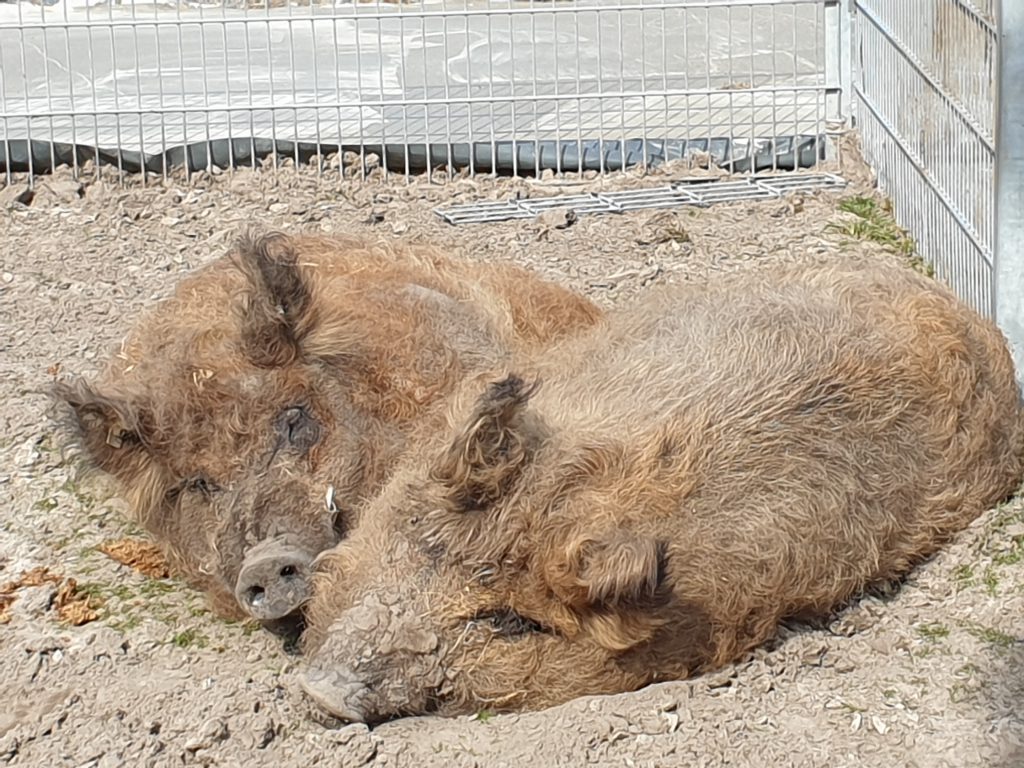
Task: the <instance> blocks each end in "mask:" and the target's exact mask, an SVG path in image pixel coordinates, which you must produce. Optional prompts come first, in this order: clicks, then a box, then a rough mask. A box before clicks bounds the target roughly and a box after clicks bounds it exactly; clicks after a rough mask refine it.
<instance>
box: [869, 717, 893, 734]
mask: <svg viewBox="0 0 1024 768" xmlns="http://www.w3.org/2000/svg"><path fill="white" fill-rule="evenodd" d="M871 727H872V728H874V729H875V731H877V732H878V733H880V734H883V735H884V734H885V732H886V731H888V730H889V727H888V726H887V725H886V724H885V721H884V720H883V719H882V718H880V717H879V716H878V715H872V716H871Z"/></svg>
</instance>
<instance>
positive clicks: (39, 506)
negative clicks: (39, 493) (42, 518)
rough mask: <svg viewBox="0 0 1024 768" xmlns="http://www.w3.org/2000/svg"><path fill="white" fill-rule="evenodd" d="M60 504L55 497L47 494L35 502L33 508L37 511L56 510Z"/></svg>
mask: <svg viewBox="0 0 1024 768" xmlns="http://www.w3.org/2000/svg"><path fill="white" fill-rule="evenodd" d="M58 506H59V504H58V503H57V500H56V499H55V498H53V497H52V496H46V497H44V498H42V499H39V500H38V501H37V502H35V503H34V504H33V505H32V509H34V510H36V511H37V512H53V510H55V509H56V508H57V507H58Z"/></svg>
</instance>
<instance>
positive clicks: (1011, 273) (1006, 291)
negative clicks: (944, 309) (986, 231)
mask: <svg viewBox="0 0 1024 768" xmlns="http://www.w3.org/2000/svg"><path fill="white" fill-rule="evenodd" d="M998 30H999V38H998V39H999V69H998V83H997V94H998V95H997V97H996V105H997V109H998V117H997V121H996V239H995V269H994V270H993V275H994V280H995V285H994V286H993V294H994V296H995V315H996V320H997V322H998V323H999V326H1000V328H1002V330H1003V333H1004V334H1006V337H1007V340H1008V341H1009V342H1010V347H1011V349H1012V350H1013V359H1014V363H1015V364H1016V366H1017V380H1018V381H1022V380H1024V97H1022V94H1021V83H1024V3H1022V2H1021V1H1020V0H1001V2H1000V3H999V18H998Z"/></svg>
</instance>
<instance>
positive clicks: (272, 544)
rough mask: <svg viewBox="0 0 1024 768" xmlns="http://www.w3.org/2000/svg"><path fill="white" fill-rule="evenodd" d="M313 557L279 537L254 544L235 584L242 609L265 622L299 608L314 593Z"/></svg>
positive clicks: (282, 616)
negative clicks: (278, 538) (312, 582)
mask: <svg viewBox="0 0 1024 768" xmlns="http://www.w3.org/2000/svg"><path fill="white" fill-rule="evenodd" d="M312 564H313V556H312V555H311V554H310V553H309V552H307V551H306V550H305V549H302V548H301V547H297V546H294V545H291V544H288V543H285V542H282V541H279V540H272V541H266V542H263V543H262V544H259V545H258V546H256V547H253V549H252V550H250V551H249V553H248V554H247V555H246V557H245V561H244V562H243V563H242V568H241V570H240V571H239V572H238V580H237V582H236V583H235V598H236V599H237V600H238V603H239V605H241V606H242V610H244V611H245V612H246V613H248V614H249V615H250V616H252V617H254V618H257V619H260V620H262V621H272V620H274V619H282V618H284V617H285V616H288V615H290V614H292V613H294V612H295V611H297V610H298V609H299V607H300V606H301V605H302V604H303V603H305V602H306V601H307V600H308V599H309V598H310V596H311V594H312V587H311V576H312Z"/></svg>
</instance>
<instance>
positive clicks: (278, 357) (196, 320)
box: [56, 232, 601, 622]
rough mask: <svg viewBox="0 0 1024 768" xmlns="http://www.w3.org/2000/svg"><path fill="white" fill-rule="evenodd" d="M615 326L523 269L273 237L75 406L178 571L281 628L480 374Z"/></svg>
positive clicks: (141, 338)
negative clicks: (398, 469) (364, 513)
mask: <svg viewBox="0 0 1024 768" xmlns="http://www.w3.org/2000/svg"><path fill="white" fill-rule="evenodd" d="M600 316H601V311H600V310H599V309H598V308H597V307H596V306H595V305H594V304H593V303H591V302H590V301H589V300H587V299H585V298H584V297H582V296H580V295H577V294H576V293H574V292H572V291H570V290H568V289H566V288H563V287H561V286H559V285H557V284H555V283H552V282H549V281H546V280H543V279H541V278H540V277H539V276H537V275H536V274H534V273H533V272H530V271H527V270H525V269H522V268H519V267H514V266H512V265H508V264H503V263H474V262H471V261H469V260H465V259H459V258H454V257H450V256H447V255H445V254H444V253H442V252H440V251H439V250H438V249H436V248H432V247H429V246H422V245H411V244H402V243H387V242H376V241H373V240H369V239H362V238H356V237H351V236H334V237H315V236H308V235H303V236H299V235H296V236H286V235H284V234H281V233H275V232H270V233H259V232H255V233H250V234H249V235H246V236H244V237H243V238H242V239H241V240H240V241H239V242H238V243H237V245H236V247H234V248H233V250H232V251H231V252H230V253H229V254H227V255H226V256H224V257H222V258H220V259H217V260H215V261H214V262H212V263H211V264H210V265H208V266H207V267H205V268H202V269H200V270H198V271H197V272H195V273H194V274H193V275H191V276H189V277H187V278H186V279H184V280H183V281H182V282H181V283H180V284H179V285H177V287H176V290H175V292H174V294H173V296H171V297H170V298H168V299H166V300H165V301H164V302H163V303H161V304H160V305H158V306H157V307H156V308H155V309H154V310H153V311H151V312H150V313H149V314H148V315H146V316H144V317H143V318H142V319H141V320H140V321H139V322H138V324H137V326H136V327H135V329H134V330H133V331H132V332H131V333H130V334H129V335H128V337H127V338H126V340H125V341H124V342H123V343H122V345H121V348H120V350H119V351H118V352H117V353H116V354H115V355H113V356H112V357H111V359H110V361H109V363H108V365H107V366H106V368H105V370H104V371H103V372H102V373H101V374H100V376H99V378H98V379H97V380H95V381H89V380H86V379H84V378H81V377H78V378H75V379H70V380H62V381H60V382H59V383H58V384H57V385H56V396H57V398H58V403H59V404H61V405H62V407H63V408H64V411H65V413H69V414H70V415H71V417H72V418H71V419H70V421H71V425H70V426H71V427H72V434H73V435H74V440H75V441H76V442H78V443H79V444H80V445H81V446H82V448H83V450H82V455H83V458H84V459H85V463H86V465H87V466H89V467H90V468H93V469H97V470H100V471H102V472H105V473H107V474H108V475H110V476H112V477H113V478H114V480H115V481H116V487H117V488H118V492H119V494H120V495H121V496H122V497H123V498H124V499H125V500H126V502H127V503H128V506H129V509H130V514H131V516H132V518H133V519H134V520H135V521H136V522H137V523H138V524H140V525H141V526H142V527H143V528H144V529H145V530H146V531H148V533H149V534H150V535H151V536H152V537H153V539H154V540H155V541H156V542H157V543H158V544H159V545H160V546H161V547H162V548H163V549H164V550H165V552H166V553H167V556H168V559H169V561H170V563H171V565H172V566H173V567H174V569H175V571H176V572H177V573H179V574H180V575H182V576H184V577H185V578H186V579H187V580H188V581H189V582H191V583H192V584H194V585H195V586H197V587H198V588H200V589H202V590H204V591H205V592H207V594H208V595H209V597H210V602H211V605H212V607H213V609H214V610H215V611H216V612H217V613H218V614H220V615H222V616H224V617H226V618H231V619H247V618H255V619H259V620H261V621H264V622H276V621H278V620H280V619H283V618H286V617H293V616H295V615H296V612H298V611H299V610H300V608H301V605H302V603H303V602H304V601H305V600H306V599H307V597H308V596H309V589H310V586H309V576H310V569H311V565H312V563H313V560H314V559H315V557H316V556H317V555H318V554H319V553H320V552H321V551H323V550H325V549H327V548H329V547H330V546H332V545H333V544H334V543H336V541H337V540H338V538H339V537H340V536H343V535H344V534H345V532H346V531H347V530H348V529H349V528H350V527H351V526H352V525H354V524H355V515H356V511H357V510H358V509H359V508H360V505H361V503H362V501H363V500H364V499H366V498H369V497H370V496H372V495H373V494H374V492H375V491H376V490H377V489H378V488H379V487H380V486H381V485H382V484H383V482H384V481H385V479H386V478H387V477H388V475H389V472H390V468H391V467H392V465H393V463H394V462H395V461H396V460H397V458H398V456H399V455H400V454H401V453H402V452H403V451H404V450H405V449H406V447H407V442H408V438H409V437H410V435H411V434H412V433H413V427H414V426H416V425H417V424H419V423H421V422H425V421H429V420H430V419H431V418H435V417H432V416H431V414H433V413H435V412H437V411H438V409H439V407H440V405H441V404H442V403H443V402H444V401H445V399H446V397H447V395H448V394H449V393H450V392H451V391H452V390H453V388H454V387H455V386H456V384H457V383H458V382H459V381H460V380H461V379H462V378H463V377H464V376H466V375H469V373H471V372H473V371H475V370H482V369H485V368H487V367H488V366H493V365H495V364H496V363H497V362H498V361H500V360H501V359H503V358H504V356H507V355H510V354H513V353H520V352H524V351H527V350H532V349H543V348H544V347H545V346H547V345H549V344H553V343H555V342H556V341H558V340H559V339H560V338H562V337H565V336H569V335H572V334H574V333H576V332H578V331H581V330H582V329H584V328H587V327H589V326H591V325H593V324H594V323H595V322H596V321H597V320H598V318H599V317H600ZM68 406H69V407H70V409H68Z"/></svg>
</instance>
